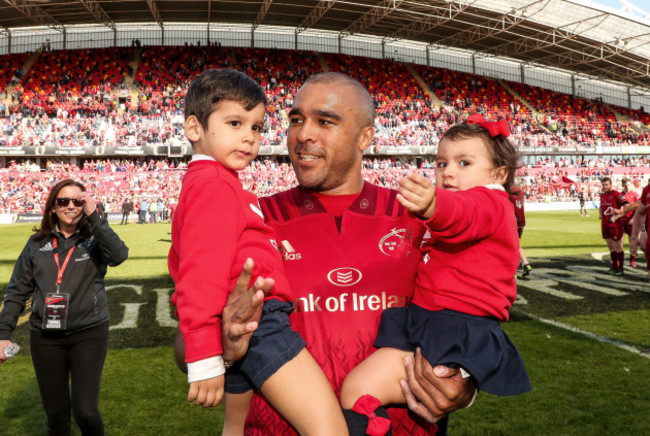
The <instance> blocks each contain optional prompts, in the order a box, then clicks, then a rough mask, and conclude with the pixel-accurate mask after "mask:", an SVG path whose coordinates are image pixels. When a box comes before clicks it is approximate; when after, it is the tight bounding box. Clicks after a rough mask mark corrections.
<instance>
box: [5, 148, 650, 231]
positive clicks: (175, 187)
mask: <svg viewBox="0 0 650 436" xmlns="http://www.w3.org/2000/svg"><path fill="white" fill-rule="evenodd" d="M185 169H187V162H185V161H183V160H170V159H142V160H129V159H105V160H87V161H85V162H83V164H81V166H80V167H79V166H77V165H73V164H71V163H69V162H68V161H64V160H60V161H48V162H47V163H46V165H45V168H44V169H42V168H40V166H38V165H36V164H35V163H33V162H31V161H29V160H25V161H23V162H20V163H16V162H11V163H10V165H8V166H7V167H6V168H2V169H0V192H1V197H0V213H10V214H19V215H22V214H37V215H40V214H42V207H43V204H44V202H45V199H46V197H47V194H48V192H49V190H50V188H51V187H52V186H53V185H54V184H55V183H57V182H58V181H60V180H62V179H65V178H70V177H71V178H74V179H77V180H79V181H81V182H82V183H83V184H84V185H85V186H86V187H87V188H88V189H89V190H90V192H91V194H92V196H93V197H94V198H96V199H97V201H101V202H102V203H103V204H104V206H105V209H106V211H107V212H109V213H110V212H114V213H119V212H121V210H122V205H123V203H124V202H125V201H126V200H127V199H130V200H131V201H132V202H133V203H134V205H135V212H136V213H137V211H138V207H139V205H140V203H141V202H142V201H145V202H146V203H147V205H148V207H152V204H154V203H155V204H156V205H157V209H156V210H158V211H159V212H160V213H159V214H157V215H156V214H154V215H153V216H154V217H155V216H158V217H159V218H160V219H163V217H166V218H168V217H169V214H168V213H167V211H169V210H171V209H173V205H174V204H175V202H176V200H177V198H178V194H179V192H180V187H181V179H182V177H183V174H184V171H185ZM362 171H363V177H364V179H366V180H368V181H370V182H373V183H376V184H378V185H381V186H386V187H390V188H396V187H397V182H398V181H399V179H400V178H402V177H404V176H405V175H406V174H408V173H411V172H415V171H419V172H421V173H422V174H424V175H426V176H427V177H429V178H431V179H434V172H435V165H434V163H433V162H432V161H429V160H427V159H423V160H422V159H397V158H396V159H390V158H381V159H380V158H373V159H365V160H364V163H363V170H362ZM603 176H611V177H613V178H614V180H620V179H621V178H623V177H627V178H628V179H630V180H632V182H633V184H634V185H635V186H636V187H638V188H639V187H642V186H644V185H645V179H646V178H647V177H648V176H650V162H648V161H647V160H646V159H641V158H639V159H634V160H632V161H618V162H617V161H613V160H612V161H608V160H603V159H595V160H585V161H582V160H578V161H575V162H573V161H570V160H567V159H561V160H559V161H556V162H551V161H549V160H541V161H539V162H537V163H536V164H534V165H527V166H524V167H522V168H521V169H520V170H519V171H518V173H517V182H518V184H519V185H520V186H521V187H522V189H523V191H524V193H525V196H526V201H528V202H548V201H575V199H576V195H577V192H579V191H580V190H581V189H582V188H585V189H586V193H587V197H588V199H595V198H597V194H598V192H599V191H600V183H599V180H600V178H601V177H603ZM240 180H241V181H242V185H243V187H244V188H245V189H247V190H250V191H252V192H254V193H255V194H256V195H258V196H266V195H271V194H274V193H276V192H279V191H284V190H286V189H288V188H290V187H292V186H295V185H296V184H297V182H296V179H295V175H294V172H293V169H292V168H291V165H290V164H289V163H288V162H287V161H286V159H277V158H273V157H265V158H259V159H257V160H255V161H254V162H253V163H252V164H251V165H249V166H248V167H247V168H245V169H244V170H242V171H241V172H240Z"/></svg>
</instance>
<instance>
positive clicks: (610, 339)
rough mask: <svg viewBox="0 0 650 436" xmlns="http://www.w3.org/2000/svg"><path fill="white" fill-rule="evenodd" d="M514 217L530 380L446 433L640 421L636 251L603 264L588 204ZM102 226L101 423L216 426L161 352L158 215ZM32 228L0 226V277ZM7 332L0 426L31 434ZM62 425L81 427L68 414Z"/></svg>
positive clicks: (179, 429) (643, 414)
mask: <svg viewBox="0 0 650 436" xmlns="http://www.w3.org/2000/svg"><path fill="white" fill-rule="evenodd" d="M594 212H595V211H594ZM526 219H527V226H526V230H525V231H524V235H523V238H522V245H523V246H524V248H525V250H526V254H527V255H528V257H529V260H530V261H531V264H532V266H533V273H532V275H531V276H530V279H528V280H525V279H521V278H520V279H519V280H518V285H519V297H518V300H517V302H516V304H515V305H514V306H513V308H512V310H511V322H509V323H507V324H504V328H505V329H506V331H507V332H508V334H509V335H510V337H511V339H512V340H513V342H514V343H515V344H516V345H517V347H518V348H519V350H520V352H521V354H522V356H523V358H524V361H525V363H526V366H527V368H528V371H529V374H530V377H531V380H532V383H533V388H534V390H533V392H531V393H528V394H525V395H521V396H516V397H495V396H491V395H489V394H485V393H480V394H479V396H478V398H477V400H476V403H475V404H474V405H473V406H472V407H471V408H470V409H467V410H461V411H458V412H455V413H454V414H453V415H452V418H451V421H450V434H452V435H601V434H607V435H644V434H645V435H648V434H650V413H649V411H648V410H649V409H648V407H649V405H650V358H649V357H650V355H648V354H644V353H641V352H640V350H644V349H647V348H649V347H650V294H649V293H650V283H648V276H647V273H646V271H645V257H644V256H643V255H642V254H641V255H640V256H639V268H637V269H631V268H629V267H628V268H627V270H626V275H625V276H624V277H611V276H609V275H607V274H605V272H606V270H607V269H608V268H609V255H608V253H607V247H606V245H605V243H604V241H603V240H602V239H601V238H600V226H599V222H598V218H597V216H596V214H595V213H592V214H591V216H590V217H588V218H581V217H580V216H579V215H578V213H577V211H575V212H530V213H527V215H526ZM113 228H114V229H115V230H116V231H117V232H118V233H119V234H120V236H121V237H122V238H123V239H124V240H125V241H126V243H127V245H128V246H129V248H130V257H129V260H128V261H127V262H125V263H124V264H123V265H121V266H119V267H117V268H112V269H109V273H108V276H107V289H108V294H109V301H110V305H111V307H110V310H111V332H110V349H109V353H108V358H107V361H106V366H105V369H104V375H103V379H102V392H101V398H100V407H101V410H102V414H103V416H104V420H105V423H106V429H107V434H109V435H181V434H182V435H214V434H219V433H220V430H221V425H222V413H221V408H220V407H217V408H215V409H210V410H203V409H201V408H197V407H195V406H193V405H191V404H190V403H188V402H187V401H186V396H187V383H186V379H185V376H184V375H183V374H181V373H180V372H179V371H178V370H177V369H176V366H175V365H174V362H173V357H172V348H171V344H172V340H173V333H174V330H175V327H174V326H175V324H174V320H173V319H172V317H171V313H172V312H171V308H170V307H169V304H168V300H169V295H170V292H171V290H172V283H171V280H170V279H169V276H168V274H167V264H166V257H167V251H168V249H169V244H170V225H169V224H155V225H135V224H131V225H128V226H121V225H119V224H113ZM30 229H31V225H10V226H7V225H4V226H0V241H1V243H0V289H4V286H5V284H6V283H7V281H8V280H9V277H10V275H11V271H12V268H13V264H14V262H15V259H16V257H17V256H18V254H19V253H20V250H21V249H22V247H23V246H24V244H25V241H26V239H27V237H28V235H29V234H30ZM626 251H627V243H626ZM626 263H627V253H626ZM0 296H2V297H3V296H4V292H0ZM24 319H26V316H25V317H24ZM14 340H15V341H17V342H18V343H20V345H21V346H23V349H22V350H21V352H20V353H19V354H18V356H16V357H15V358H14V359H12V360H10V361H9V362H7V363H5V364H3V365H0V386H1V387H0V417H1V419H0V435H28V436H30V435H42V434H45V414H44V412H43V410H42V406H41V404H40V397H39V394H38V386H37V384H36V380H35V376H34V371H33V368H32V365H31V361H30V355H29V347H28V330H27V324H26V323H23V324H21V325H20V326H19V327H18V329H17V330H16V334H15V337H14ZM73 434H76V435H78V434H79V432H78V430H77V429H76V427H75V429H74V431H73Z"/></svg>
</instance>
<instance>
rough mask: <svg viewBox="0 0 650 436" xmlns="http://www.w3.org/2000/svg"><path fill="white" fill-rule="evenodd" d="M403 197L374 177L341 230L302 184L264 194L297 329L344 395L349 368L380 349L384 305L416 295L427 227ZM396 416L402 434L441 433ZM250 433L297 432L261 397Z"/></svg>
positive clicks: (401, 412) (403, 413) (396, 430)
mask: <svg viewBox="0 0 650 436" xmlns="http://www.w3.org/2000/svg"><path fill="white" fill-rule="evenodd" d="M396 194H397V193H396V191H393V190H389V189H385V188H380V187H377V186H375V185H372V184H370V183H367V182H366V183H365V184H364V187H363V191H362V192H361V194H359V196H358V197H357V198H356V199H355V200H354V201H353V203H352V205H351V206H350V207H349V208H348V209H347V210H346V211H345V212H344V213H343V217H342V220H341V222H340V231H339V228H338V226H337V223H336V217H335V216H334V215H332V214H331V213H328V212H326V210H325V209H324V207H323V206H322V204H321V203H320V202H319V201H318V199H317V198H316V196H314V195H313V194H311V193H309V192H307V191H305V190H303V189H301V188H294V189H291V190H289V191H286V192H283V193H280V194H276V195H274V196H272V197H266V198H261V199H260V203H261V206H262V210H263V211H264V215H265V217H266V218H267V222H268V223H269V225H270V226H271V227H272V228H273V230H274V231H275V234H276V237H277V241H278V246H279V247H280V251H281V252H282V254H283V256H284V263H285V269H286V271H287V277H288V278H289V282H290V284H291V290H292V292H293V294H294V298H293V300H294V302H295V304H296V309H297V311H296V313H294V314H292V319H291V323H292V326H293V327H294V328H295V329H296V330H297V331H298V332H299V333H300V334H301V335H302V337H303V338H304V339H305V341H306V342H307V348H308V349H309V351H310V352H311V353H312V355H313V356H314V358H315V359H316V360H317V361H318V363H319V364H320V366H321V368H322V369H323V372H324V373H325V375H326V376H327V378H328V379H329V380H330V383H331V385H332V387H333V389H334V391H335V392H336V394H337V395H339V394H340V389H341V385H342V383H343V380H344V378H345V376H346V375H347V374H348V372H350V370H351V369H352V368H354V367H355V366H356V365H357V364H359V363H360V362H361V361H362V360H363V359H365V358H366V357H367V356H368V355H369V354H371V353H372V352H373V351H374V348H373V346H372V344H373V342H374V340H375V336H376V334H377V327H378V325H379V320H380V318H381V312H382V310H383V309H385V308H387V307H392V306H404V305H406V304H408V302H409V301H410V300H411V297H412V295H413V285H414V283H415V273H416V269H417V265H418V262H419V260H420V257H421V256H420V249H419V248H420V241H421V238H422V235H423V232H424V227H423V226H422V224H421V223H420V222H419V221H418V220H416V219H414V218H412V217H411V216H410V215H409V214H408V213H407V211H406V210H405V209H404V208H403V207H402V206H401V205H400V204H399V202H398V201H397V200H396V198H395V197H396ZM296 383H300V374H296ZM389 413H390V414H391V425H392V428H393V434H394V435H396V436H397V435H409V436H410V435H425V434H431V433H432V431H433V429H432V427H430V426H426V424H423V425H425V427H421V426H420V425H418V424H416V423H415V422H414V421H413V420H412V419H411V418H410V415H409V414H408V413H407V410H406V409H405V408H395V409H389ZM246 434H247V435H249V434H250V435H279V434H281V435H295V434H296V433H295V432H294V431H293V430H292V429H291V427H290V426H289V425H288V424H287V423H286V422H285V421H284V420H283V419H282V418H281V417H280V416H279V415H278V414H276V413H275V411H274V410H273V409H272V408H271V407H270V406H268V404H267V403H266V402H265V401H264V399H263V398H262V397H261V396H260V395H256V396H255V399H254V401H253V405H252V406H251V410H250V412H249V414H248V418H247V422H246Z"/></svg>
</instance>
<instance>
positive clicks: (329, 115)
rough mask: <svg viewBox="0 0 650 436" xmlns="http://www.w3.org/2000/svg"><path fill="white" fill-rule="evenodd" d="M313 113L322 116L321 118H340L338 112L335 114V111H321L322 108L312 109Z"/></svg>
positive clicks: (337, 119)
mask: <svg viewBox="0 0 650 436" xmlns="http://www.w3.org/2000/svg"><path fill="white" fill-rule="evenodd" d="M314 114H316V115H317V116H319V117H322V118H329V119H332V120H336V121H340V120H341V115H339V114H337V113H335V112H330V111H323V110H319V109H316V110H314Z"/></svg>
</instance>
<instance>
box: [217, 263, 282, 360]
mask: <svg viewBox="0 0 650 436" xmlns="http://www.w3.org/2000/svg"><path fill="white" fill-rule="evenodd" d="M253 266H254V263H253V260H252V259H246V262H245V263H244V268H243V270H242V272H241V274H240V275H239V278H238V279H237V284H236V285H235V289H233V291H232V293H231V294H230V295H229V296H228V300H227V301H226V307H224V309H223V314H222V319H221V342H222V345H223V359H224V360H225V361H227V362H234V361H237V360H239V359H241V358H242V357H243V356H244V354H246V351H247V350H248V342H249V341H250V338H251V335H252V334H253V332H255V330H256V329H257V322H258V321H259V319H260V316H261V315H262V306H263V305H264V295H265V294H268V292H269V291H270V290H271V288H273V286H274V285H275V281H274V280H273V279H269V278H267V279H263V278H261V277H258V279H257V280H256V281H255V283H254V284H253V286H252V287H250V288H249V285H250V281H251V276H252V274H253Z"/></svg>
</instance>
